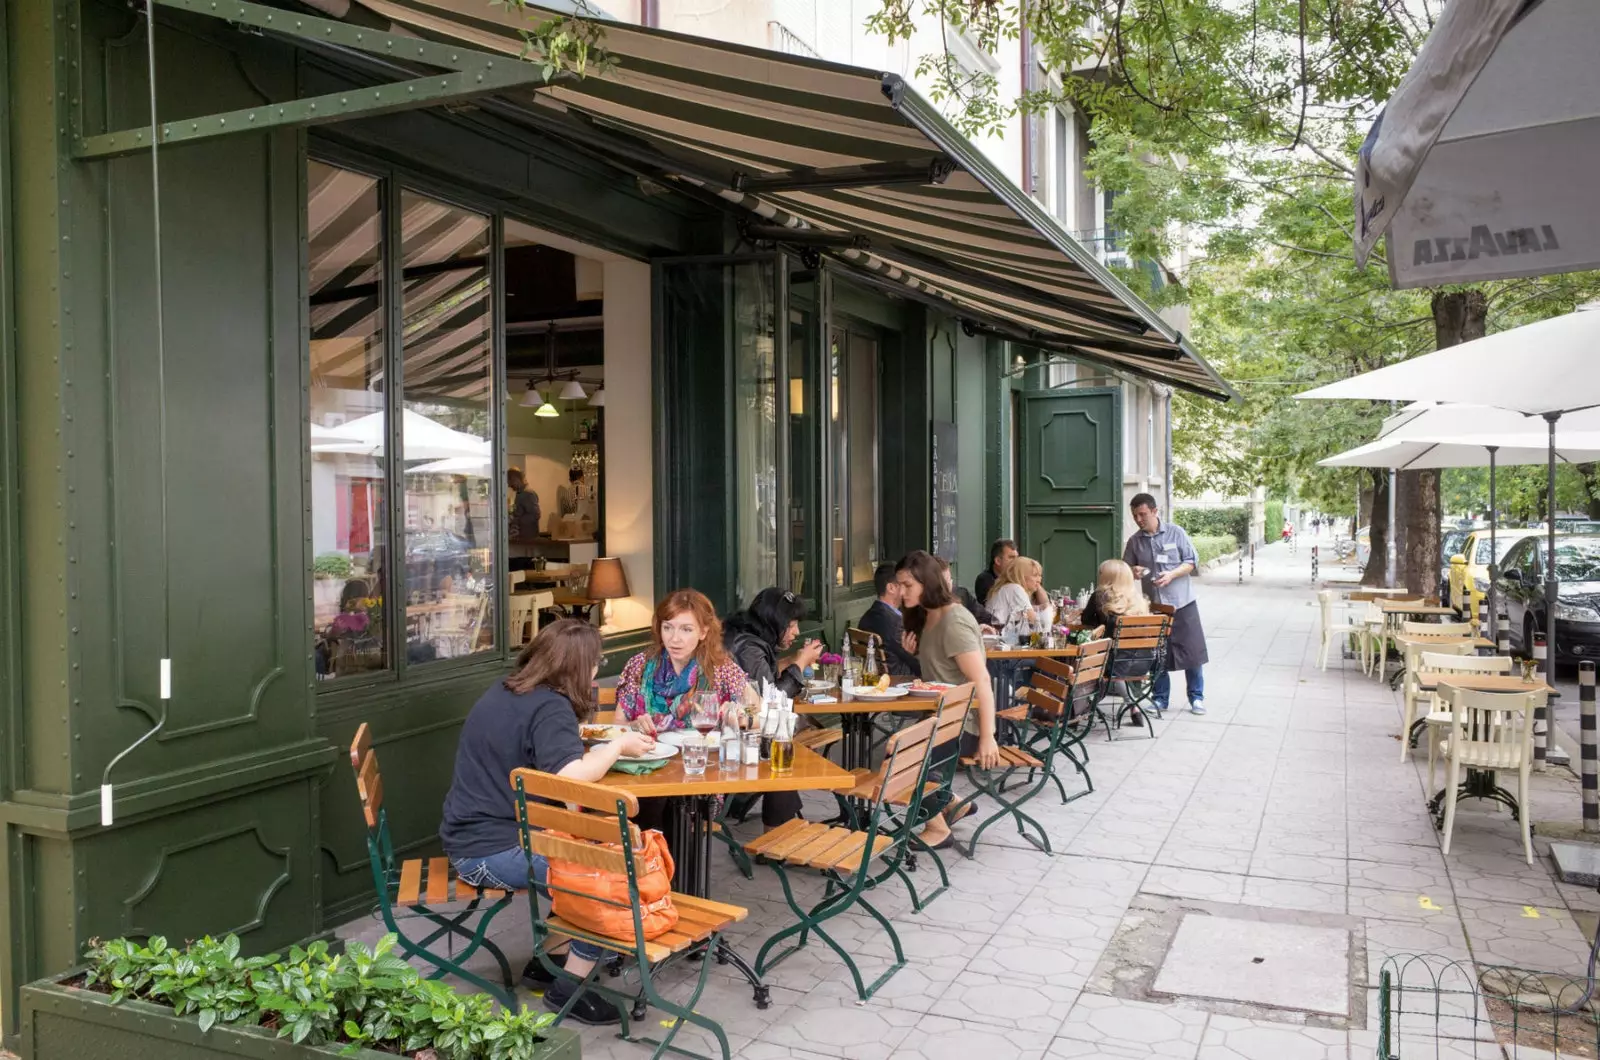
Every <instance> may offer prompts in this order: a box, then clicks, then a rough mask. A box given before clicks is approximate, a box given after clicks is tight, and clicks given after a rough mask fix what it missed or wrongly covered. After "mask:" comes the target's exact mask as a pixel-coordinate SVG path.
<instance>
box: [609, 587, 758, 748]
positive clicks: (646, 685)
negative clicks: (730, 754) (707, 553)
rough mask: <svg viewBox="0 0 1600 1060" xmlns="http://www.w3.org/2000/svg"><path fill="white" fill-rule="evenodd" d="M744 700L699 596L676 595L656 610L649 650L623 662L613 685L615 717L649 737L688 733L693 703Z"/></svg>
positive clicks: (712, 616)
mask: <svg viewBox="0 0 1600 1060" xmlns="http://www.w3.org/2000/svg"><path fill="white" fill-rule="evenodd" d="M704 692H714V693H716V696H717V699H718V701H719V702H720V703H722V704H724V705H726V704H728V703H740V702H743V700H744V694H745V675H744V671H743V670H741V669H739V664H738V663H736V662H734V661H733V659H731V658H730V657H729V656H728V652H727V650H726V649H725V648H724V647H723V644H722V623H721V622H720V621H718V620H717V612H716V609H715V608H713V607H712V606H711V601H710V600H708V599H706V597H705V594H704V593H701V592H697V591H696V590H694V589H678V590H677V591H675V592H673V593H670V594H669V595H668V596H667V598H666V599H664V600H662V601H661V603H660V604H658V605H657V606H656V612H655V616H654V618H653V619H652V620H651V625H650V648H649V650H648V651H642V652H640V653H639V654H638V655H635V656H634V657H633V658H631V659H629V660H628V664H627V665H626V666H624V667H623V668H622V676H621V677H620V678H619V679H618V681H617V716H618V719H619V720H623V721H627V722H628V723H629V724H631V725H632V726H633V727H634V728H635V729H637V730H639V731H640V732H643V733H647V734H649V735H652V736H653V735H655V734H656V733H658V732H668V731H670V730H672V729H683V728H687V727H688V718H689V714H690V712H691V711H692V710H693V709H694V706H695V697H696V696H697V695H699V694H700V693H704Z"/></svg>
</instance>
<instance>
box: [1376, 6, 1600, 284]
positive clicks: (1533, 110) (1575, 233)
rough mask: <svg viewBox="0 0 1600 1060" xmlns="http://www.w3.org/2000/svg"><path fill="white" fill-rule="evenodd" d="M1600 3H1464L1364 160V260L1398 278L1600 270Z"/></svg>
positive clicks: (1431, 42)
mask: <svg viewBox="0 0 1600 1060" xmlns="http://www.w3.org/2000/svg"><path fill="white" fill-rule="evenodd" d="M1597 40H1600V4H1597V3H1595V2H1594V0H1451V2H1450V3H1449V4H1447V5H1445V6H1444V11H1443V13H1442V14H1441V15H1440V16H1439V21H1438V22H1437V24H1435V26H1434V28H1433V31H1432V32H1431V33H1429V34H1428V39H1427V41H1426V42H1425V43H1424V44H1423V46H1422V50H1421V51H1419V52H1418V53H1417V58H1416V61H1415V62H1414V63H1413V64H1412V66H1411V70H1410V71H1409V72H1408V73H1407V74H1406V76H1405V79H1404V80H1403V81H1402V82H1401V83H1400V87H1399V88H1398V89H1397V90H1396V91H1395V93H1394V95H1393V96H1391V97H1390V99H1389V102H1388V105H1387V106H1386V107H1385V109H1384V112H1383V113H1382V114H1381V115H1379V117H1378V120H1377V122H1375V123H1374V124H1373V126H1372V130H1371V131H1370V132H1369V133H1368V134H1367V139H1366V142H1365V143H1364V144H1363V145H1362V147H1361V153H1360V157H1359V159H1358V160H1357V164H1356V177H1355V211H1356V229H1355V244H1356V260H1357V261H1358V262H1360V263H1362V264H1365V262H1366V259H1367V255H1368V254H1370V253H1371V251H1372V249H1373V247H1374V246H1375V245H1376V243H1377V241H1378V237H1379V236H1381V235H1383V234H1384V233H1385V232H1386V231H1387V233H1388V236H1389V240H1388V248H1387V249H1388V260H1389V278H1390V282H1392V283H1393V284H1394V285H1395V286H1396V287H1425V286H1435V285H1438V284H1445V283H1474V282H1477V281H1480V280H1492V279H1501V278H1504V277H1511V276H1543V275H1546V274H1549V273H1558V272H1575V271H1578V270H1581V269H1591V268H1594V267H1596V266H1597V265H1600V211H1596V210H1595V208H1594V174H1595V173H1597V172H1600V63H1596V62H1595V59H1594V52H1595V43H1596V41H1597Z"/></svg>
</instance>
